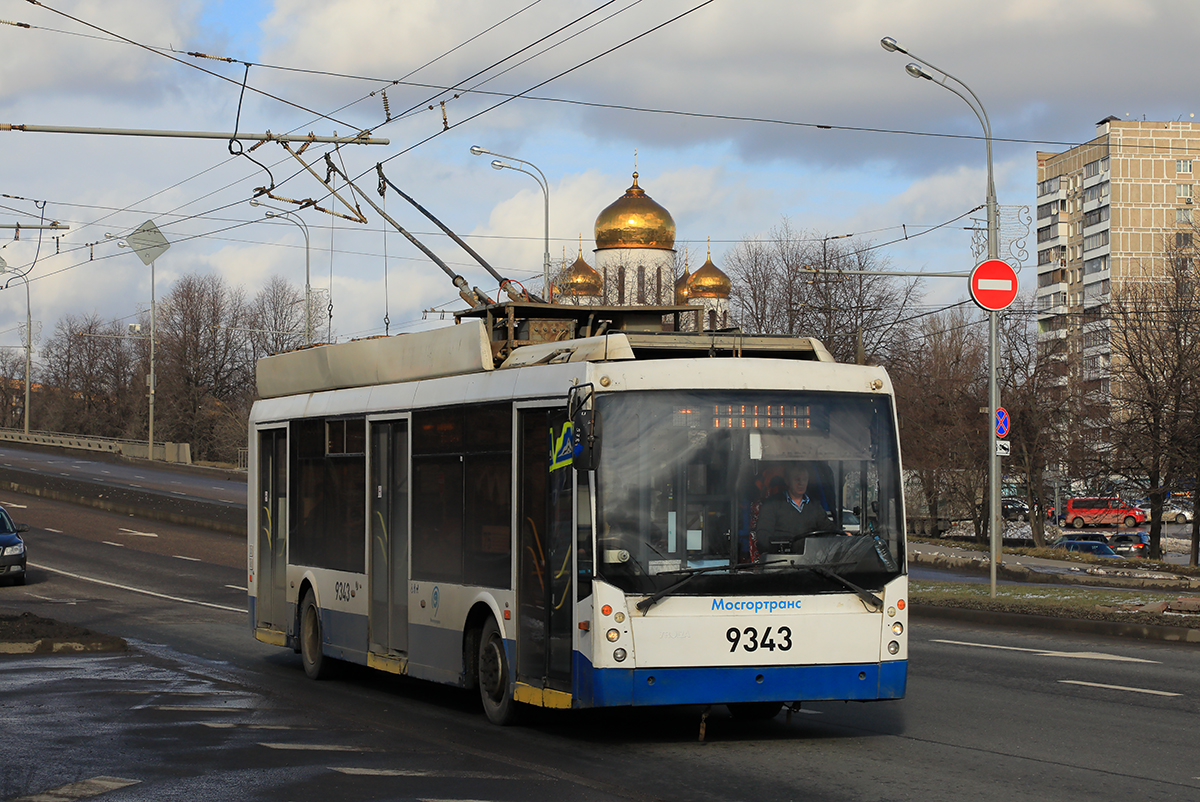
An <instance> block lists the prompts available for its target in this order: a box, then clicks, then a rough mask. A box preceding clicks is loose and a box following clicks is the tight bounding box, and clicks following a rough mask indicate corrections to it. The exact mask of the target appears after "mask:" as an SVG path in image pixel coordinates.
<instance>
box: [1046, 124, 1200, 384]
mask: <svg viewBox="0 0 1200 802" xmlns="http://www.w3.org/2000/svg"><path fill="white" fill-rule="evenodd" d="M1192 154H1200V124H1197V123H1192V122H1147V121H1145V120H1121V119H1119V118H1117V117H1108V118H1107V119H1104V120H1101V121H1100V122H1099V123H1097V124H1096V137H1095V139H1093V140H1091V141H1090V142H1087V143H1086V144H1083V145H1080V146H1078V147H1074V148H1071V149H1070V150H1067V151H1064V152H1063V153H1043V152H1039V153H1038V154H1037V160H1038V167H1037V181H1038V183H1037V223H1036V227H1037V255H1038V259H1037V261H1038V266H1037V276H1038V285H1037V294H1036V302H1037V312H1038V339H1039V342H1041V343H1043V344H1045V345H1051V344H1054V341H1058V340H1061V341H1062V342H1061V343H1060V344H1061V345H1063V346H1064V347H1062V348H1060V349H1055V350H1056V351H1057V353H1059V354H1061V356H1062V359H1063V361H1064V363H1065V364H1064V371H1063V382H1064V383H1065V382H1066V381H1067V380H1068V379H1070V380H1073V381H1078V382H1082V383H1085V384H1088V385H1091V386H1093V387H1095V388H1096V389H1099V390H1100V391H1101V392H1102V393H1105V394H1106V393H1107V391H1108V388H1109V366H1110V364H1111V358H1112V351H1111V347H1110V338H1109V332H1110V328H1109V319H1108V316H1107V304H1108V302H1109V300H1110V299H1111V297H1112V293H1113V292H1114V291H1117V292H1119V291H1120V290H1121V288H1122V287H1123V286H1125V285H1127V283H1129V282H1138V281H1145V280H1147V279H1148V278H1151V277H1153V276H1155V275H1162V274H1163V272H1164V267H1163V265H1164V263H1163V255H1162V252H1163V246H1164V243H1165V242H1177V241H1178V243H1179V244H1182V243H1183V242H1186V241H1188V240H1189V239H1190V237H1191V234H1190V231H1191V221H1192V212H1193V208H1194V206H1193V199H1194V197H1195V193H1194V188H1193V181H1194V174H1193V171H1192V162H1193V159H1192ZM1167 238H1171V239H1169V240H1168V239H1167Z"/></svg>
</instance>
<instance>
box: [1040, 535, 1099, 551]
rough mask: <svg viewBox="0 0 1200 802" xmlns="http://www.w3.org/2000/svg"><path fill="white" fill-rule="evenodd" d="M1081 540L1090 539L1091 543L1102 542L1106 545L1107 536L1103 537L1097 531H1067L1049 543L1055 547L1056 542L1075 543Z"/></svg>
mask: <svg viewBox="0 0 1200 802" xmlns="http://www.w3.org/2000/svg"><path fill="white" fill-rule="evenodd" d="M1081 540H1088V541H1091V542H1092V543H1103V544H1105V545H1108V538H1107V537H1105V536H1104V535H1102V534H1100V533H1099V532H1067V533H1066V534H1065V535H1063V536H1062V537H1060V538H1059V539H1058V540H1056V541H1054V542H1053V543H1052V544H1050V545H1051V548H1054V547H1057V546H1058V544H1060V543H1067V542H1068V541H1069V542H1072V543H1076V542H1079V541H1081Z"/></svg>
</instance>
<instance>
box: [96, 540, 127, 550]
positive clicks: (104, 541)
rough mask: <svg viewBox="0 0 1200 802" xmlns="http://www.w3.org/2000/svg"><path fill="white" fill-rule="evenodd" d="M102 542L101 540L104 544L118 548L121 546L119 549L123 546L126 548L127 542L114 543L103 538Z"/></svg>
mask: <svg viewBox="0 0 1200 802" xmlns="http://www.w3.org/2000/svg"><path fill="white" fill-rule="evenodd" d="M100 542H101V543H103V544H104V545H106V546H116V547H117V548H119V549H123V548H125V544H124V543H113V542H112V541H111V540H101V541H100Z"/></svg>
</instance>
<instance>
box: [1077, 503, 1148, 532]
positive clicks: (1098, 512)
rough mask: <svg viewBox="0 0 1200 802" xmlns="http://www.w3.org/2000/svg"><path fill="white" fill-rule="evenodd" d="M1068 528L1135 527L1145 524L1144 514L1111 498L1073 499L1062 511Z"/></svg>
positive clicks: (1130, 505) (1127, 504)
mask: <svg viewBox="0 0 1200 802" xmlns="http://www.w3.org/2000/svg"><path fill="white" fill-rule="evenodd" d="M1063 520H1064V521H1066V523H1067V525H1068V526H1072V527H1074V528H1075V529H1082V528H1083V527H1085V526H1122V525H1124V526H1127V527H1129V526H1137V525H1138V524H1141V523H1145V521H1146V514H1145V513H1144V512H1142V511H1141V510H1139V509H1138V508H1137V507H1134V506H1133V505H1132V504H1129V503H1128V502H1126V501H1122V500H1121V499H1119V498H1117V497H1115V496H1113V497H1111V498H1073V499H1071V500H1070V501H1068V502H1067V507H1066V509H1065V510H1063Z"/></svg>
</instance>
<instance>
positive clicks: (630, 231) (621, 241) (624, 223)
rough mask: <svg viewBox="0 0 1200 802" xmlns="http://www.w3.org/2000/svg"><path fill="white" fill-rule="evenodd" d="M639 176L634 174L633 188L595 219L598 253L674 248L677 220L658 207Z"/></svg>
mask: <svg viewBox="0 0 1200 802" xmlns="http://www.w3.org/2000/svg"><path fill="white" fill-rule="evenodd" d="M637 180H638V174H637V172H636V171H635V172H634V174H633V186H631V187H630V188H629V189H627V190H625V194H624V195H622V196H621V197H619V198H617V199H616V200H615V201H613V202H612V203H611V204H609V205H608V207H607V208H606V209H605V210H604V211H602V212H600V216H599V217H597V218H596V250H604V249H605V248H662V249H666V250H669V249H671V248H674V247H675V220H674V219H673V218H672V217H671V213H670V212H668V211H667V210H666V209H664V208H663V207H662V206H659V205H658V204H657V203H655V202H654V201H653V200H651V199H650V196H649V195H647V194H646V190H644V189H642V188H641V187H639V186H638V182H637Z"/></svg>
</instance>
